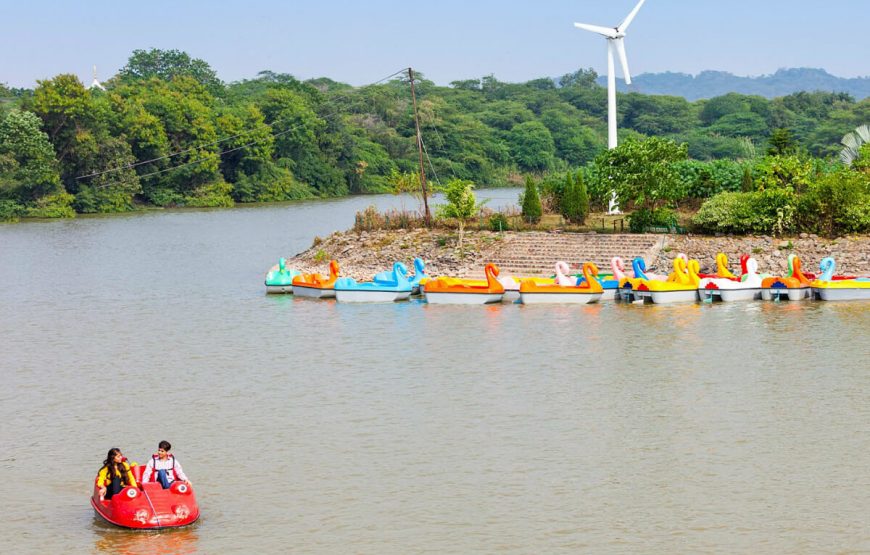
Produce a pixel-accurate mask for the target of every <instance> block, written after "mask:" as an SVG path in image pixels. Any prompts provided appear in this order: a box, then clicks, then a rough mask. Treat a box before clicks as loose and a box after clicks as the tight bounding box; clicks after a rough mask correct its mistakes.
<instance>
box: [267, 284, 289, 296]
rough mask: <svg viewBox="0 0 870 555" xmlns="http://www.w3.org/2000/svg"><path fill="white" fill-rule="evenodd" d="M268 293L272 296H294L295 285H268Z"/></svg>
mask: <svg viewBox="0 0 870 555" xmlns="http://www.w3.org/2000/svg"><path fill="white" fill-rule="evenodd" d="M266 293H268V294H270V295H292V294H293V285H292V284H287V285H269V284H266Z"/></svg>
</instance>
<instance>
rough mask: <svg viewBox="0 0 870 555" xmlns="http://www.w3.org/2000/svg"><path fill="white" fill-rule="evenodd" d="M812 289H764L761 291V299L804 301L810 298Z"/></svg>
mask: <svg viewBox="0 0 870 555" xmlns="http://www.w3.org/2000/svg"><path fill="white" fill-rule="evenodd" d="M811 292H812V288H810V287H791V288H786V287H764V288H762V289H761V298H762V299H763V300H765V301H774V300H780V301H785V300H789V301H802V300H804V299H808V298H810V295H811Z"/></svg>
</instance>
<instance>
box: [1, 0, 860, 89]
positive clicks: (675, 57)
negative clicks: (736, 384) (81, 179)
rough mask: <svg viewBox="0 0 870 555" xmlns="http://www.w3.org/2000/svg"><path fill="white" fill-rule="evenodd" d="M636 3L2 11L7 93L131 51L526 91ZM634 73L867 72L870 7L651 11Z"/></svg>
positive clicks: (593, 45) (575, 62)
mask: <svg viewBox="0 0 870 555" xmlns="http://www.w3.org/2000/svg"><path fill="white" fill-rule="evenodd" d="M635 2H636V0H540V1H533V0H501V1H497V0H435V1H416V2H410V1H407V0H405V1H399V0H358V1H351V0H318V1H308V0H286V1H257V0H250V1H248V2H240V1H236V2H223V1H220V0H210V1H205V0H175V1H165V0H149V1H142V2H130V1H124V0H112V1H104V0H93V1H74V0H69V1H47V0H30V1H28V2H24V1H22V0H0V22H2V32H0V52H2V55H0V82H5V83H7V84H9V85H11V86H16V87H34V86H35V84H36V80H37V79H47V78H51V77H53V76H55V75H57V74H60V73H75V74H77V75H79V76H80V78H81V79H82V81H84V82H85V83H86V84H88V83H90V81H91V79H92V77H91V66H93V65H94V64H96V66H97V70H98V73H99V76H100V78H101V79H106V78H108V77H110V76H111V75H113V74H115V73H116V72H117V71H118V69H120V68H121V67H122V66H123V65H124V64H125V63H126V61H127V59H128V58H129V56H130V53H131V52H132V51H133V50H134V49H149V48H161V49H179V50H184V51H186V52H187V53H189V54H190V55H191V56H193V57H196V58H202V59H203V60H205V61H206V62H208V63H209V64H210V65H211V66H212V67H213V68H214V69H215V70H216V71H217V73H218V76H219V77H220V78H221V79H223V80H224V81H236V80H240V79H246V78H252V77H254V76H255V75H256V74H257V72H258V71H261V70H264V69H268V70H272V71H275V72H281V73H290V74H292V75H295V76H296V77H298V78H300V79H307V78H310V77H320V76H325V77H330V78H332V79H335V80H337V81H343V82H346V83H351V84H354V85H364V84H367V83H371V82H374V81H377V80H378V79H380V78H381V77H384V76H386V75H389V74H390V73H392V72H394V71H396V70H399V69H401V68H403V67H408V66H413V67H414V68H415V69H416V70H418V71H422V72H423V73H424V74H425V75H426V77H428V78H429V79H432V80H433V81H435V82H436V83H438V84H442V85H443V84H447V83H449V82H450V81H453V80H458V79H468V78H475V77H481V76H483V75H488V74H494V75H495V76H496V77H497V78H498V79H500V80H502V81H511V82H516V81H527V80H529V79H533V78H536V77H543V76H553V77H555V76H559V75H562V74H565V73H568V72H570V71H574V70H576V69H578V68H581V67H582V68H586V67H592V68H594V69H595V70H596V71H598V72H599V73H600V74H604V73H605V67H606V66H605V62H606V50H605V48H606V47H605V41H604V39H603V38H601V37H598V36H597V35H593V34H591V33H589V32H586V31H581V30H579V29H575V28H574V26H573V22H574V21H580V22H584V23H592V24H597V25H603V26H615V25H617V24H618V23H619V22H620V21H622V19H623V18H624V17H625V16H626V15H627V14H628V12H629V11H631V9H632V8H633V7H634V5H635ZM626 49H627V51H628V58H629V64H630V66H631V70H632V74H634V75H637V74H640V73H647V72H660V71H679V72H685V73H693V74H696V73H698V72H699V71H701V70H704V69H715V70H724V71H730V72H732V73H735V74H737V75H761V74H768V73H773V72H774V71H776V70H777V69H779V68H782V67H819V68H823V69H825V70H827V71H829V72H830V73H833V74H834V75H838V76H841V77H856V76H867V75H870V0H826V1H822V0H647V2H646V4H645V5H644V6H643V8H641V10H640V12H639V14H638V16H637V18H636V19H635V20H634V23H633V24H632V26H631V28H630V29H629V32H628V37H627V38H626Z"/></svg>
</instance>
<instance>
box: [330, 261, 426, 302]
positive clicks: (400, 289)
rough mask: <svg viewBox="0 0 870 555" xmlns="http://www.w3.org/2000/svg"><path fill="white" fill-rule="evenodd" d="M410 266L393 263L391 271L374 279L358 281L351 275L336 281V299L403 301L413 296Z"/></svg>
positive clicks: (345, 300)
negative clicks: (409, 275) (409, 277)
mask: <svg viewBox="0 0 870 555" xmlns="http://www.w3.org/2000/svg"><path fill="white" fill-rule="evenodd" d="M411 289H412V286H411V282H410V281H408V268H407V266H405V265H404V264H402V263H401V262H396V263H395V264H393V270H392V271H390V272H381V273H379V274H377V275H376V276H375V278H374V280H372V281H363V282H360V283H357V282H356V280H354V279H353V278H349V277H343V278H339V279H337V280H336V281H335V299H336V300H337V301H338V302H342V303H389V302H393V301H403V300H406V299H407V298H408V297H410V296H411Z"/></svg>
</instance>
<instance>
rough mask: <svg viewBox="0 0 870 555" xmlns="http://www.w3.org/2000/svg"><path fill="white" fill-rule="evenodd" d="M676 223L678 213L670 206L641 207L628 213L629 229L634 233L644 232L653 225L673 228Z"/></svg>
mask: <svg viewBox="0 0 870 555" xmlns="http://www.w3.org/2000/svg"><path fill="white" fill-rule="evenodd" d="M676 225H677V216H676V213H675V212H674V211H673V210H671V209H670V208H657V209H655V210H650V209H648V208H640V209H638V210H635V211H634V212H632V213H631V214H629V215H628V229H629V231H631V232H632V233H643V232H645V231H647V229H649V228H652V227H666V228H668V229H673V228H675V227H676Z"/></svg>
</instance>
